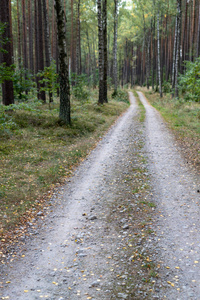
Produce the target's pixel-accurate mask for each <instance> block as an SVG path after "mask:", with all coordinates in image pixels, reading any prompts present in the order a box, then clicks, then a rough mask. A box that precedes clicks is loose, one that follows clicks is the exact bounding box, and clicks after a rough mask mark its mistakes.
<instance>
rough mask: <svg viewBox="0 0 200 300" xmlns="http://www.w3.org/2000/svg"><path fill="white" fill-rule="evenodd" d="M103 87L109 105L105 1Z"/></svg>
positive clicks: (104, 2) (104, 1)
mask: <svg viewBox="0 0 200 300" xmlns="http://www.w3.org/2000/svg"><path fill="white" fill-rule="evenodd" d="M102 19H103V52H104V53H103V56H104V57H103V63H104V68H103V85H104V102H105V103H108V90H107V72H108V53H107V0H103V12H102Z"/></svg>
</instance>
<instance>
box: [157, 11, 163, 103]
mask: <svg viewBox="0 0 200 300" xmlns="http://www.w3.org/2000/svg"><path fill="white" fill-rule="evenodd" d="M157 51H158V81H159V93H160V97H161V98H162V81H161V67H160V16H159V12H158V14H157Z"/></svg>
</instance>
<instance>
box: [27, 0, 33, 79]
mask: <svg viewBox="0 0 200 300" xmlns="http://www.w3.org/2000/svg"><path fill="white" fill-rule="evenodd" d="M28 23H29V69H30V71H31V73H32V74H33V72H34V64H33V24H32V2H31V0H29V1H28Z"/></svg>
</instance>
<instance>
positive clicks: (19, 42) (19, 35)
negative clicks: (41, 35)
mask: <svg viewBox="0 0 200 300" xmlns="http://www.w3.org/2000/svg"><path fill="white" fill-rule="evenodd" d="M17 29H18V32H17V33H18V38H17V44H18V63H19V69H20V68H21V56H22V52H21V26H20V14H19V0H17Z"/></svg>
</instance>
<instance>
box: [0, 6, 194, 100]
mask: <svg viewBox="0 0 200 300" xmlns="http://www.w3.org/2000/svg"><path fill="white" fill-rule="evenodd" d="M7 2H8V3H9V5H8V4H6V3H7ZM61 4H62V8H63V11H64V22H65V32H66V51H67V54H68V69H69V78H70V84H71V87H72V89H74V91H75V93H77V94H78V93H82V96H83V97H84V96H86V94H85V95H84V91H83V86H89V87H91V88H96V87H97V86H98V85H99V89H101V81H102V80H104V81H105V82H106V85H107V86H108V87H111V86H112V85H113V87H114V88H115V92H116V90H117V87H119V86H121V87H127V86H134V85H136V84H139V85H141V86H143V85H146V86H147V87H148V88H149V87H150V86H152V89H154V90H157V91H158V90H159V92H160V96H161V97H162V93H163V92H170V91H171V93H172V95H175V96H176V97H178V93H179V90H180V89H181V91H182V92H183V93H186V97H189V98H194V100H198V97H199V95H198V89H199V87H198V80H199V79H198V78H199V60H198V57H199V53H200V2H199V1H198V0H184V1H180V0H178V1H175V0H168V1H161V0H142V1H137V0H133V1H119V0H98V1H93V0H86V1H81V0H63V1H61ZM6 6H9V12H7V13H6ZM8 14H9V16H8V19H7V20H6V19H5V16H6V15H8ZM1 22H2V24H1V48H2V49H3V51H1V62H2V64H3V65H2V64H1V70H2V72H1V75H0V78H1V82H3V89H2V90H3V103H4V104H11V103H14V99H18V100H26V99H27V98H28V94H29V93H30V92H33V90H34V91H36V90H37V96H38V98H39V99H41V100H42V101H44V102H45V101H46V99H47V94H48V98H49V101H53V97H52V94H53V93H55V92H56V93H57V94H59V88H58V85H57V84H56V82H57V81H58V79H57V75H56V74H57V73H59V50H58V38H57V22H56V11H55V7H54V0H34V1H31V0H13V1H5V0H3V1H2V2H1ZM101 33H102V34H101ZM9 54H10V55H9ZM186 61H187V63H185V62H186ZM4 63H6V64H4ZM13 64H14V66H13V67H12V65H13ZM6 65H7V69H6ZM104 69H105V72H106V76H107V78H103V76H104V75H103V73H102V70H104ZM105 72H104V73H105ZM191 72H192V73H193V76H192V77H191ZM179 73H180V74H183V76H179ZM189 74H190V76H189ZM9 75H10V77H11V78H10V79H11V82H12V83H13V85H14V96H13V95H12V83H8V82H9ZM184 75H187V76H184ZM178 76H179V79H178ZM188 76H189V77H190V79H189V82H187V80H188ZM6 84H8V88H7V89H5V85H6ZM186 85H190V89H188V90H187V91H186V90H185V89H186ZM5 94H6V95H5ZM104 97H105V99H104V100H105V102H107V98H106V97H107V96H106V94H105V95H104ZM104 100H102V103H103V102H104Z"/></svg>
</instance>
